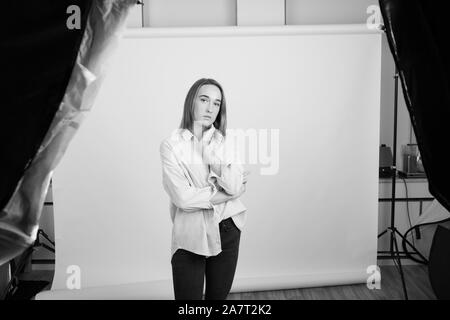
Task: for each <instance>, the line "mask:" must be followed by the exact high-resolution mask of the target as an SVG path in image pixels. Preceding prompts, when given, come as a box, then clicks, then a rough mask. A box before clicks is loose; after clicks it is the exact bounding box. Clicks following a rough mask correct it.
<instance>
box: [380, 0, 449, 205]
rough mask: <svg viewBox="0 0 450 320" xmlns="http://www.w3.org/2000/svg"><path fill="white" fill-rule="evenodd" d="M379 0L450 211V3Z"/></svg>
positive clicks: (422, 143)
mask: <svg viewBox="0 0 450 320" xmlns="http://www.w3.org/2000/svg"><path fill="white" fill-rule="evenodd" d="M379 3H380V9H381V13H382V15H383V19H384V25H385V27H386V33H387V39H388V42H389V45H390V48H391V51H392V54H393V56H394V60H395V62H396V65H397V68H398V71H399V75H400V79H401V83H402V89H403V93H404V97H405V101H406V105H407V108H408V111H409V115H410V118H411V122H412V125H413V129H414V133H415V135H416V138H417V144H418V147H419V151H420V153H421V156H422V162H423V165H424V169H425V173H426V175H427V178H428V183H429V191H430V193H431V194H432V195H433V196H434V197H435V198H436V199H437V200H438V201H439V202H440V203H441V204H442V206H444V207H445V208H446V209H447V210H449V211H450V186H449V185H450V159H449V158H448V157H447V155H446V154H447V153H448V152H447V148H448V147H447V146H448V140H449V138H450V50H449V48H450V46H448V37H449V34H450V24H449V23H448V18H447V16H448V12H449V10H448V9H449V7H450V6H449V5H448V4H447V5H446V4H444V1H429V0H380V1H379Z"/></svg>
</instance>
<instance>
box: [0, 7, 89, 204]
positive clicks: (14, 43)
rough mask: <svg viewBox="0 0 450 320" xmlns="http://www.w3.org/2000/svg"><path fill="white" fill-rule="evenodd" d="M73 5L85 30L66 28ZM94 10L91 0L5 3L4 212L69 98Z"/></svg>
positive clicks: (0, 185)
mask: <svg viewBox="0 0 450 320" xmlns="http://www.w3.org/2000/svg"><path fill="white" fill-rule="evenodd" d="M70 5H77V6H78V7H79V8H80V18H81V19H80V20H81V28H80V29H73V30H70V29H68V28H67V26H66V21H67V19H68V18H69V17H70V16H71V13H67V8H68V7H69V6H70ZM90 6H91V1H89V0H39V1H6V2H5V3H2V18H1V20H2V25H3V28H2V29H3V31H4V33H2V37H1V40H0V52H1V53H2V54H1V76H2V83H3V85H2V86H3V87H2V96H1V103H0V105H1V108H0V212H1V209H2V208H4V206H5V205H6V204H7V202H8V200H9V199H10V197H11V196H12V194H13V192H14V190H15V189H16V187H17V184H18V182H19V181H20V179H21V178H22V176H23V173H24V171H25V170H26V168H27V165H28V164H29V163H30V162H31V160H32V159H33V157H34V155H35V154H36V152H37V151H38V148H39V146H40V144H41V142H42V140H43V139H44V137H45V134H46V133H47V131H48V128H49V126H50V124H51V121H52V119H53V117H54V115H55V113H56V111H57V109H58V106H59V104H60V102H61V100H62V98H63V96H64V92H65V90H66V87H67V84H68V81H69V78H70V75H71V72H72V69H73V66H74V63H75V60H76V56H77V52H78V49H79V46H80V42H81V39H82V36H83V33H84V28H85V26H86V19H87V16H88V13H89V9H90ZM5 85H6V86H5Z"/></svg>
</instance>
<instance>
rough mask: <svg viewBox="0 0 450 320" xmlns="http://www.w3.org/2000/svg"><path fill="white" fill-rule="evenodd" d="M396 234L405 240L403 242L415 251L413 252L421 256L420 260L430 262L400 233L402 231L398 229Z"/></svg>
mask: <svg viewBox="0 0 450 320" xmlns="http://www.w3.org/2000/svg"><path fill="white" fill-rule="evenodd" d="M395 232H396V233H397V234H398V235H399V236H400V238H402V239H403V241H405V242H406V243H407V244H408V245H409V246H410V247H411V249H413V250H414V251H415V252H416V253H417V254H418V255H419V257H420V258H422V259H423V261H425V262H428V259H427V258H425V257H424V256H423V255H422V254H421V253H420V252H419V251H418V250H417V249H416V247H415V246H414V245H413V244H412V243H411V242H409V241H408V239H406V238H405V237H404V236H403V235H402V234H401V233H400V231H398V230H397V229H395Z"/></svg>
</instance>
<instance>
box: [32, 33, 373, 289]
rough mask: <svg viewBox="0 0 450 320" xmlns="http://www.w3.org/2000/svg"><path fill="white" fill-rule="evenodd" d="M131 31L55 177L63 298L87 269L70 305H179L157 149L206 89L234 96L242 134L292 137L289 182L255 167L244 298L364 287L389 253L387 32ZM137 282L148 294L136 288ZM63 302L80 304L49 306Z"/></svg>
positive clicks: (231, 102) (58, 284) (231, 103)
mask: <svg viewBox="0 0 450 320" xmlns="http://www.w3.org/2000/svg"><path fill="white" fill-rule="evenodd" d="M127 32H128V33H127V34H126V36H125V38H124V39H123V40H122V42H121V45H120V49H119V51H118V53H117V54H116V56H115V57H114V58H113V63H112V64H111V66H112V68H111V69H110V70H109V71H108V77H107V78H106V79H105V82H104V85H103V87H102V90H101V92H100V94H99V96H98V99H97V101H96V104H95V106H94V107H93V110H92V112H91V114H90V115H89V117H88V118H87V119H86V120H85V122H84V123H83V126H82V127H81V128H80V130H79V133H78V134H77V136H76V137H75V138H74V140H73V142H72V144H71V145H70V147H69V149H68V151H67V153H66V155H65V157H64V159H63V160H62V161H61V163H60V165H59V167H58V168H57V170H56V172H55V175H54V178H53V193H54V209H55V238H56V270H55V278H54V282H53V287H52V290H57V289H61V290H64V289H66V281H67V279H68V277H69V276H70V272H71V269H70V266H76V267H77V268H78V267H79V269H78V270H79V271H80V272H81V273H80V275H81V277H80V279H81V289H82V290H81V291H80V290H78V291H77V292H76V293H75V291H72V292H71V293H70V294H72V297H73V296H76V295H77V294H78V295H79V294H80V292H85V293H86V292H91V293H92V292H95V295H92V296H89V295H85V297H98V298H108V297H123V298H128V297H143V298H153V297H154V298H172V297H173V294H172V283H171V265H170V239H171V221H170V216H169V198H168V196H167V195H166V194H165V192H164V190H163V188H162V182H161V166H160V158H159V144H160V142H161V140H162V139H163V138H165V137H167V136H169V135H170V133H171V132H172V130H173V129H175V128H176V127H177V126H178V125H179V122H180V119H181V114H182V109H183V102H184V98H185V95H186V93H187V91H188V89H189V87H190V85H191V84H192V83H193V82H194V81H195V80H197V79H199V78H202V77H211V78H214V79H216V80H218V81H219V82H220V83H221V84H222V85H223V87H224V90H225V95H226V98H227V106H228V110H227V111H228V127H229V128H230V129H237V128H240V129H245V130H247V129H251V130H253V129H254V130H257V131H255V132H265V131H267V132H268V136H267V137H264V136H263V135H259V136H258V137H257V138H258V141H259V142H260V143H261V141H263V140H264V138H265V139H266V140H267V141H268V142H269V141H270V140H269V139H270V137H271V130H274V129H275V130H279V144H278V147H279V155H278V164H279V166H278V172H277V173H276V174H273V175H263V174H261V169H262V168H267V167H268V166H269V165H268V164H262V163H261V162H262V161H263V160H264V159H263V158H258V161H259V163H258V164H249V165H247V167H248V168H249V169H250V170H251V172H252V173H251V175H250V177H249V182H248V186H247V192H246V194H244V196H243V197H242V201H243V203H244V204H245V205H246V207H247V208H248V211H247V214H248V218H247V223H246V226H245V229H244V231H243V232H242V237H241V248H240V257H239V262H238V268H237V271H236V277H235V281H234V285H233V289H232V291H253V290H264V289H282V288H294V287H304V286H318V285H332V284H348V283H364V282H366V279H367V277H368V274H367V273H366V269H367V267H368V266H370V265H374V264H376V249H377V221H378V218H377V217H378V209H377V208H378V202H377V199H378V148H379V113H380V70H381V66H380V64H381V34H380V33H379V32H374V31H370V30H368V29H366V28H365V26H345V25H344V26H314V27H313V26H311V27H294V26H284V27H264V28H252V27H248V28H244V27H239V28H235V27H224V28H222V27H221V28H198V29H197V28H192V29H178V28H176V29H175V28H174V29H142V30H131V31H127ZM275 149H276V148H275ZM275 149H274V150H269V151H271V152H272V155H271V156H272V157H273V158H272V162H273V163H272V165H274V163H275V161H277V159H276V158H277V156H276V154H275ZM269 154H270V152H269ZM144 282H148V283H147V286H145V287H144V289H143V287H142V286H141V284H137V283H144ZM133 283H134V284H135V285H134V288H135V289H136V288H138V287H139V288H140V289H136V290H134V292H133V290H131V291H129V292H127V291H126V290H124V289H123V288H124V287H127V286H126V284H133ZM121 284H122V285H125V286H119V287H116V288H122V289H120V290H118V289H116V291H114V290H115V289H114V287H109V288H108V290H106V291H101V290H100V291H95V290H98V289H92V287H102V286H110V285H121ZM90 288H91V289H90ZM128 288H133V285H131V286H128ZM83 289H84V290H83ZM89 290H91V291H89ZM57 292H59V293H62V294H63V295H64V294H66V297H70V294H69V293H67V292H65V293H64V292H60V291H53V292H48V293H44V294H41V295H40V297H41V298H46V297H50V296H51V295H52V294H55V293H57Z"/></svg>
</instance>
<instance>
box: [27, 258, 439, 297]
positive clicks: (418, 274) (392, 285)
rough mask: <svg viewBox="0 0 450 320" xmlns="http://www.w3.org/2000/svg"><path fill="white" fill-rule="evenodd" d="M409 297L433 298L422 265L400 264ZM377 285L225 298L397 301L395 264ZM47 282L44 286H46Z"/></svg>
mask: <svg viewBox="0 0 450 320" xmlns="http://www.w3.org/2000/svg"><path fill="white" fill-rule="evenodd" d="M403 268H404V272H405V276H406V284H407V288H408V296H409V299H410V300H435V299H436V297H435V295H434V293H433V290H432V288H431V285H430V281H429V278H428V269H427V267H426V266H422V265H409V266H404V267H403ZM380 271H381V288H380V289H379V290H378V289H373V290H370V289H368V288H367V286H366V284H358V285H348V286H332V287H317V288H304V289H290V290H276V291H259V292H242V293H231V294H229V296H228V298H227V300H287V299H290V300H399V299H403V298H404V297H403V289H402V284H401V280H400V275H399V273H398V271H397V269H396V267H395V266H380ZM52 278H53V272H52V271H31V272H29V273H25V274H23V276H21V279H24V280H46V281H49V282H50V283H51V282H52ZM49 288H50V285H49V287H48V288H46V289H49Z"/></svg>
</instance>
